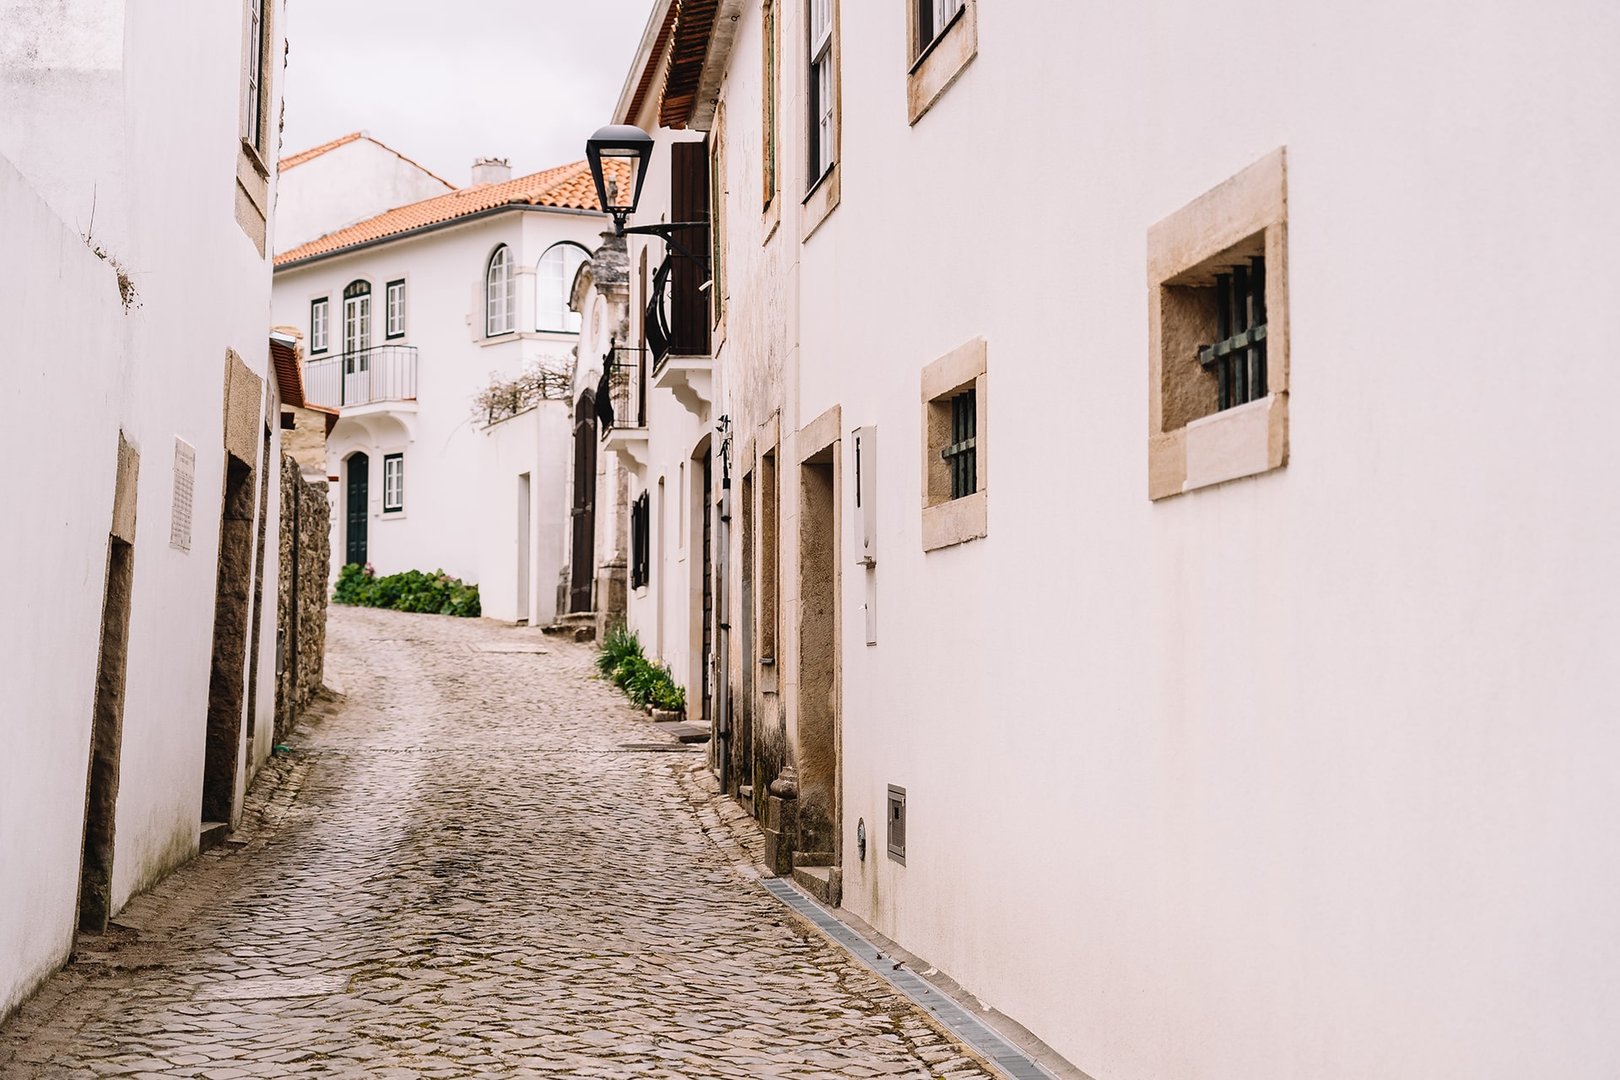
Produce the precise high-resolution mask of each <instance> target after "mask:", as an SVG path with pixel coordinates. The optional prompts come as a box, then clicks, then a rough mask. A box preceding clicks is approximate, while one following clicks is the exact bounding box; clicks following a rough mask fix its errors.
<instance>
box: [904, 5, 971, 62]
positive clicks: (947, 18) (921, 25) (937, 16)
mask: <svg viewBox="0 0 1620 1080" xmlns="http://www.w3.org/2000/svg"><path fill="white" fill-rule="evenodd" d="M913 2H914V3H915V4H916V5H917V52H918V55H921V54H922V53H924V52H927V51H928V47H929V46H930V45H932V44H933V43H934V42H935V40H936V39H938V38H939V36H940V35H941V34H943V33H945V30H946V28H947V27H949V26H950V25H951V23H953V22H955V21H956V17H957V16H958V15H960V14H962V4H963V0H913Z"/></svg>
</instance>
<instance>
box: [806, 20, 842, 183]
mask: <svg viewBox="0 0 1620 1080" xmlns="http://www.w3.org/2000/svg"><path fill="white" fill-rule="evenodd" d="M807 2H808V3H809V5H810V34H809V48H810V64H809V75H810V78H809V83H810V93H809V117H808V119H809V132H810V170H809V172H810V177H809V178H810V184H811V186H814V185H815V184H816V182H817V181H819V180H820V179H821V178H822V177H823V176H825V175H826V174H827V170H829V169H831V168H832V167H833V163H834V162H835V161H836V160H837V158H838V120H837V115H836V112H835V106H836V96H837V78H836V73H835V71H834V66H835V60H836V56H835V52H834V49H833V2H834V0H807Z"/></svg>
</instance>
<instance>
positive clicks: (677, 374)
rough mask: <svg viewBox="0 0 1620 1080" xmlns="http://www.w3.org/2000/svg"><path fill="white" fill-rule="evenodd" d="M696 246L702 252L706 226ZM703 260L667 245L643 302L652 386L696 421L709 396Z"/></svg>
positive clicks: (710, 365) (708, 285)
mask: <svg viewBox="0 0 1620 1080" xmlns="http://www.w3.org/2000/svg"><path fill="white" fill-rule="evenodd" d="M703 235H704V243H703V246H702V247H701V248H700V249H699V250H703V251H706V250H708V244H707V238H708V230H706V229H705V230H704V234H703ZM713 284H714V283H713V281H712V279H711V278H710V277H709V260H708V259H707V258H706V257H700V256H696V255H688V254H684V253H682V252H679V251H676V250H674V249H673V248H672V250H671V251H670V253H669V256H668V257H667V258H665V259H664V261H663V263H662V264H661V265H660V266H659V267H658V273H657V274H655V275H654V276H653V285H652V299H651V302H650V303H649V304H648V305H647V313H646V323H645V325H646V328H647V348H648V351H649V352H650V354H651V357H652V364H653V368H652V375H653V386H655V387H656V388H658V389H660V390H668V391H670V392H671V393H672V394H674V395H675V398H676V400H677V401H679V402H680V403H681V405H682V407H684V408H685V409H686V411H688V412H690V413H691V414H692V415H693V416H695V417H697V418H698V419H699V420H700V421H702V420H705V419H706V418H707V416H708V410H709V405H710V404H711V401H712V398H713V387H712V371H713V368H714V360H713V358H712V357H711V356H710V348H711V343H710V340H709V315H710V311H709V289H710V288H711V287H713Z"/></svg>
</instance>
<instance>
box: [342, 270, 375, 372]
mask: <svg viewBox="0 0 1620 1080" xmlns="http://www.w3.org/2000/svg"><path fill="white" fill-rule="evenodd" d="M369 348H371V282H369V281H351V282H349V285H348V287H347V288H345V289H344V290H343V355H344V356H353V355H354V354H355V353H358V352H365V351H366V350H367V349H369Z"/></svg>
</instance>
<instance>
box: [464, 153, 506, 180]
mask: <svg viewBox="0 0 1620 1080" xmlns="http://www.w3.org/2000/svg"><path fill="white" fill-rule="evenodd" d="M510 179H512V162H511V161H510V160H508V159H507V158H503V157H481V158H475V159H474V160H473V167H472V182H473V187H477V186H478V185H479V184H504V183H506V182H507V181H508V180H510Z"/></svg>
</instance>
